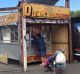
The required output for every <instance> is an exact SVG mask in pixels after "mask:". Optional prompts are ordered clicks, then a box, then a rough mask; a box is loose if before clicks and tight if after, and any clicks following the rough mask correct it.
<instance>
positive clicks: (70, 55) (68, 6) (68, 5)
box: [65, 0, 73, 63]
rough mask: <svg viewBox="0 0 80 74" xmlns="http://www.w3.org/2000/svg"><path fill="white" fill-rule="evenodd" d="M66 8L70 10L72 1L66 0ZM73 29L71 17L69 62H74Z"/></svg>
mask: <svg viewBox="0 0 80 74" xmlns="http://www.w3.org/2000/svg"><path fill="white" fill-rule="evenodd" d="M65 7H66V8H69V9H70V0H65ZM72 51H73V50H72V27H71V16H70V17H69V62H70V63H71V62H73V56H72V55H73V53H72Z"/></svg>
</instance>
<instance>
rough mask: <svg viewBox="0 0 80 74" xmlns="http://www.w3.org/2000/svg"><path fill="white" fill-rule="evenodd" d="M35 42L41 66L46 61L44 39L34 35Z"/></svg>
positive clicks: (39, 35)
mask: <svg viewBox="0 0 80 74" xmlns="http://www.w3.org/2000/svg"><path fill="white" fill-rule="evenodd" d="M35 41H36V44H37V48H38V52H39V55H40V57H41V61H42V64H41V65H43V63H44V61H45V59H46V46H45V41H44V38H43V37H42V36H41V34H37V35H36V38H35Z"/></svg>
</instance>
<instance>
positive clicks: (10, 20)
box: [0, 13, 18, 26]
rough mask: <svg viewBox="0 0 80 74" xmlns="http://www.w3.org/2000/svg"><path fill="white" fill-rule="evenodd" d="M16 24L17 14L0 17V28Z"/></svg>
mask: <svg viewBox="0 0 80 74" xmlns="http://www.w3.org/2000/svg"><path fill="white" fill-rule="evenodd" d="M15 22H18V13H12V14H8V15H5V16H0V26H6V25H11V24H14V23H15Z"/></svg>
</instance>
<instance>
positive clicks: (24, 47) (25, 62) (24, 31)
mask: <svg viewBox="0 0 80 74" xmlns="http://www.w3.org/2000/svg"><path fill="white" fill-rule="evenodd" d="M22 23H23V25H22V30H23V31H22V32H23V33H22V34H23V37H22V38H23V39H22V40H23V41H22V42H23V57H24V58H23V59H24V61H23V66H24V71H27V42H26V40H25V38H24V37H25V36H26V19H25V18H23V19H22Z"/></svg>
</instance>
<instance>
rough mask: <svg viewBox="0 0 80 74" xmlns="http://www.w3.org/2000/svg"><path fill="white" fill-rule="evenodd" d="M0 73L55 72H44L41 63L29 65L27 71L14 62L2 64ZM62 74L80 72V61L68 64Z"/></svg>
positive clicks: (35, 73)
mask: <svg viewBox="0 0 80 74" xmlns="http://www.w3.org/2000/svg"><path fill="white" fill-rule="evenodd" d="M0 74H54V73H53V72H51V71H49V72H44V70H43V68H42V66H40V64H36V65H32V64H31V65H29V66H28V69H27V71H26V72H24V71H23V67H21V66H20V65H12V64H8V65H5V64H0ZM60 74H80V63H79V62H78V63H71V64H67V67H66V69H65V71H64V72H63V73H60Z"/></svg>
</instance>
